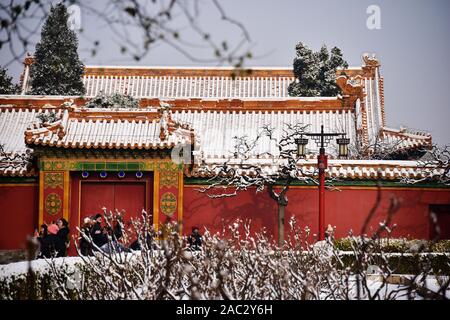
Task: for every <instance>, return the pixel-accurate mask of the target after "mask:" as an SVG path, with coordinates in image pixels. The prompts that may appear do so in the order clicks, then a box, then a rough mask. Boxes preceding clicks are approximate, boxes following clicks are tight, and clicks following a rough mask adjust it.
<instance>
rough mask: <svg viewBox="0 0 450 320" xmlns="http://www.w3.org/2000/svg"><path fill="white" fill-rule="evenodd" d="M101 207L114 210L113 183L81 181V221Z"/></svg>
mask: <svg viewBox="0 0 450 320" xmlns="http://www.w3.org/2000/svg"><path fill="white" fill-rule="evenodd" d="M103 207H105V208H106V209H107V210H108V211H109V210H114V183H108V182H105V183H98V182H83V183H82V184H81V211H80V213H81V221H83V219H84V218H85V217H91V216H94V215H96V214H97V213H101V214H103V209H102V208H103Z"/></svg>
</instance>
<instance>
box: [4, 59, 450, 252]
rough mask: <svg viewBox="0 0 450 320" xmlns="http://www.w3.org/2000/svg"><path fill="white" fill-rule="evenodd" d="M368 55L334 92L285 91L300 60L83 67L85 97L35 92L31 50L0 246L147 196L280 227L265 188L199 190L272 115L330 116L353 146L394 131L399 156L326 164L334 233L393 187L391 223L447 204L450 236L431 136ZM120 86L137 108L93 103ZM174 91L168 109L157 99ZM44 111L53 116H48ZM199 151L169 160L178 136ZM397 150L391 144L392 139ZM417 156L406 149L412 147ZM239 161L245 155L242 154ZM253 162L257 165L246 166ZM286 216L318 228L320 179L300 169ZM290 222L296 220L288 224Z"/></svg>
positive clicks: (11, 144) (157, 213)
mask: <svg viewBox="0 0 450 320" xmlns="http://www.w3.org/2000/svg"><path fill="white" fill-rule="evenodd" d="M363 60H364V63H363V66H361V67H354V68H349V69H348V70H340V71H339V72H338V73H339V74H338V79H337V82H338V84H339V86H340V87H341V89H342V92H343V94H342V95H341V96H337V97H317V98H306V97H290V96H289V95H288V93H287V87H288V85H289V83H290V82H292V81H293V80H294V78H293V74H292V69H291V68H251V69H249V70H248V71H246V72H236V71H235V70H233V69H231V68H180V67H174V68H171V67H108V66H87V67H86V69H85V75H84V77H83V81H84V85H85V87H86V95H85V97H59V96H30V95H25V93H26V92H27V90H28V88H29V72H28V68H29V63H31V61H30V59H28V60H26V63H25V71H24V73H23V75H22V88H23V94H22V95H9V96H0V145H2V147H3V151H4V152H3V154H2V158H1V159H0V225H1V226H2V227H3V230H2V232H0V249H16V248H20V247H21V246H23V243H24V239H25V237H26V235H27V234H31V233H32V232H33V230H34V229H35V228H37V227H38V225H40V224H41V223H44V222H45V223H49V222H51V221H53V220H56V219H57V218H59V217H65V218H66V219H67V220H68V221H69V224H70V227H71V230H72V231H74V230H75V227H76V226H79V225H80V221H82V219H83V217H85V216H91V215H93V214H95V213H101V212H102V208H107V209H108V210H113V209H118V210H124V211H125V220H129V219H131V218H132V217H137V216H139V215H140V214H141V212H142V209H144V210H146V211H147V212H148V213H149V214H151V216H152V217H153V222H154V224H155V226H156V227H158V225H159V223H160V222H162V221H166V220H167V218H168V217H169V218H170V219H172V220H177V221H179V222H180V223H181V225H182V226H183V229H182V230H183V232H184V233H187V232H189V231H190V229H191V227H192V226H199V227H201V228H202V227H206V228H208V229H209V230H211V231H219V230H221V229H222V227H223V225H226V224H227V223H228V222H229V221H233V220H234V219H236V218H243V219H247V218H248V219H251V220H252V223H253V226H254V227H255V228H258V227H266V228H267V230H268V231H269V232H270V233H272V234H273V235H274V236H276V232H277V231H276V230H277V228H276V224H277V209H276V203H275V202H274V201H273V200H272V199H270V197H269V196H268V194H267V193H260V194H257V193H255V190H247V191H243V192H240V193H239V194H238V195H236V196H235V197H233V198H223V199H210V198H208V197H206V196H205V195H204V194H202V193H199V192H198V189H199V188H201V187H202V186H204V185H205V184H207V183H208V180H207V179H208V178H209V176H208V172H209V171H208V170H207V169H208V168H213V167H214V166H216V165H220V164H221V163H223V162H224V161H225V160H226V159H229V158H230V157H232V150H233V147H234V140H233V137H235V136H245V135H246V136H249V137H252V136H255V135H256V133H257V131H258V129H259V128H260V127H261V126H263V125H271V126H272V127H274V128H277V131H276V134H278V135H279V134H280V133H281V130H282V127H283V125H284V124H286V123H290V124H295V123H303V124H309V125H310V129H311V131H319V129H320V126H321V125H323V126H324V127H325V129H326V130H327V131H331V132H345V133H346V134H347V136H348V137H349V138H350V139H351V141H352V143H353V144H354V146H355V147H356V146H358V148H360V149H361V150H365V151H364V152H369V153H370V152H371V151H370V150H373V148H372V146H373V145H376V144H377V143H379V142H380V141H381V142H383V143H389V144H390V145H391V146H392V148H393V149H394V150H396V151H398V153H397V154H396V157H397V158H398V159H404V160H365V159H359V160H358V159H351V158H350V159H338V158H337V157H333V154H334V151H333V150H329V152H330V153H331V156H332V158H331V160H330V161H329V166H328V170H327V176H328V177H330V178H336V179H339V180H338V181H336V182H334V185H335V186H336V187H337V189H339V191H327V195H326V206H327V211H326V217H325V219H326V223H327V224H328V223H329V224H331V225H333V226H336V228H337V229H336V235H337V236H339V237H340V236H345V235H347V232H348V231H349V230H350V229H352V230H353V231H355V232H356V233H357V232H358V231H359V230H360V228H361V225H362V224H363V222H364V221H365V219H366V217H367V215H368V213H369V211H370V210H371V208H372V207H373V206H374V203H375V201H376V198H377V188H378V186H379V185H381V187H380V188H381V203H380V206H379V208H378V209H377V212H376V215H375V217H374V218H373V219H372V222H371V226H375V227H376V226H377V225H378V222H380V220H383V219H384V218H385V215H386V212H387V210H388V206H389V203H390V199H391V198H392V197H395V198H396V199H398V200H399V203H400V208H399V210H398V211H397V212H396V214H395V216H394V221H395V222H396V223H397V225H398V227H397V229H396V230H395V231H394V236H409V237H414V238H425V239H426V238H430V237H433V236H434V231H433V230H434V229H432V228H431V224H430V221H429V213H430V211H433V212H435V213H437V215H438V221H439V223H440V226H441V230H442V234H441V237H444V238H448V237H450V189H449V188H448V187H445V186H442V185H439V184H436V183H434V182H432V181H426V182H422V183H417V184H405V183H401V180H402V179H405V178H411V179H420V178H421V177H423V176H424V172H423V171H422V170H421V169H420V164H419V163H418V162H417V161H414V160H411V159H409V158H414V157H417V156H418V155H419V156H420V152H418V151H417V150H422V149H423V148H429V147H431V145H432V138H431V136H430V135H428V134H425V133H420V132H409V131H407V130H405V129H393V128H388V127H387V126H386V112H385V105H384V86H383V77H382V76H381V74H380V64H379V62H378V60H377V59H375V58H370V57H367V56H365V57H364V59H363ZM101 92H102V93H104V94H106V95H110V94H113V93H124V94H128V95H131V96H133V97H135V98H139V99H140V107H139V108H136V109H126V108H121V106H117V108H110V109H101V108H86V107H85V102H86V100H89V99H90V98H92V97H94V96H96V95H97V94H99V93H101ZM165 104H168V105H170V108H162V107H161V105H165ZM42 115H46V116H42ZM180 147H188V150H192V153H191V156H192V157H191V158H190V160H189V162H188V163H185V164H183V163H181V164H179V163H174V162H173V161H172V159H173V154H174V152H173V150H174V148H180ZM308 147H310V148H309V149H308V154H309V157H307V158H306V159H305V160H302V161H300V165H301V166H303V167H304V168H305V169H308V168H314V167H315V166H316V160H315V156H316V154H317V148H316V147H315V146H314V145H311V146H308ZM262 151H270V152H271V153H272V154H276V152H277V151H276V150H274V146H273V145H271V143H270V141H268V142H267V143H266V144H263V145H261V146H260V147H259V149H257V150H255V154H254V157H253V158H252V159H249V161H253V163H255V164H257V165H258V166H260V167H261V168H262V169H263V170H265V171H266V172H270V171H271V170H277V167H276V164H274V162H273V159H271V158H269V157H260V156H259V154H260V153H261V152H262ZM394 153H395V152H394ZM408 159H409V160H408ZM236 166H237V167H238V165H236ZM242 174H243V175H244V174H252V172H242ZM288 197H289V205H288V207H287V219H289V217H291V216H295V217H296V218H297V219H298V221H299V222H300V223H301V225H304V226H306V225H307V226H309V227H310V228H311V229H312V231H313V233H314V232H317V228H318V222H317V212H318V208H317V199H318V194H317V187H316V186H311V185H303V184H301V183H300V182H299V183H296V184H295V185H293V186H291V190H290V191H289V195H288ZM286 225H287V224H286Z"/></svg>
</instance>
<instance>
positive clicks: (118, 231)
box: [112, 214, 123, 241]
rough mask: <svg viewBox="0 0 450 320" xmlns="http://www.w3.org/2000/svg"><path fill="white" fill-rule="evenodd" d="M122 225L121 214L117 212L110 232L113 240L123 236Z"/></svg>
mask: <svg viewBox="0 0 450 320" xmlns="http://www.w3.org/2000/svg"><path fill="white" fill-rule="evenodd" d="M122 225H123V219H122V216H121V215H120V214H118V215H117V216H116V219H115V221H114V228H113V233H112V237H113V240H114V241H118V240H120V239H121V238H122V237H123V231H122Z"/></svg>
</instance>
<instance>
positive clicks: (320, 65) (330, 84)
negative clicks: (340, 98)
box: [288, 42, 348, 97]
mask: <svg viewBox="0 0 450 320" xmlns="http://www.w3.org/2000/svg"><path fill="white" fill-rule="evenodd" d="M295 49H296V57H295V59H294V76H295V80H294V82H292V83H291V84H290V85H289V88H288V92H289V95H290V96H297V97H315V96H322V97H333V96H336V95H338V94H339V93H340V92H341V90H340V88H339V86H338V85H337V84H336V70H337V68H348V64H347V62H346V61H345V60H344V58H343V56H342V52H341V50H340V49H339V48H337V47H334V48H333V49H331V53H330V52H328V49H327V47H326V46H325V45H323V46H322V48H321V49H320V50H319V51H318V52H313V51H312V50H311V49H309V48H308V47H307V46H306V45H304V44H303V43H301V42H300V43H299V44H297V46H296V47H295Z"/></svg>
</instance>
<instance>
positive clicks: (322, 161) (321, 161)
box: [317, 148, 328, 241]
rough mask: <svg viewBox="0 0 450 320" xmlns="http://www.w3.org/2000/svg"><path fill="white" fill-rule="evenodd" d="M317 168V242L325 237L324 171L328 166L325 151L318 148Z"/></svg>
mask: <svg viewBox="0 0 450 320" xmlns="http://www.w3.org/2000/svg"><path fill="white" fill-rule="evenodd" d="M317 165H318V168H319V241H320V240H323V239H324V236H325V169H326V168H327V165H328V157H327V155H326V154H325V149H324V148H320V154H319V156H318V157H317Z"/></svg>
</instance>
